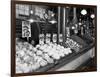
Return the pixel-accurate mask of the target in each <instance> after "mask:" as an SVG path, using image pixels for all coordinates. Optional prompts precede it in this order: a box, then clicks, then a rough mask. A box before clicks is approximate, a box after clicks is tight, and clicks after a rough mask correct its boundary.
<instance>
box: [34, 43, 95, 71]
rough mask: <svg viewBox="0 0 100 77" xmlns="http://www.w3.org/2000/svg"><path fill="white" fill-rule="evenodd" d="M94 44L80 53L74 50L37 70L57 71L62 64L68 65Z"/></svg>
mask: <svg viewBox="0 0 100 77" xmlns="http://www.w3.org/2000/svg"><path fill="white" fill-rule="evenodd" d="M93 46H94V44H91V45H89V46H88V47H85V48H83V49H82V50H81V52H78V53H75V52H74V51H73V53H72V54H69V55H67V56H65V57H63V58H61V59H60V60H58V61H57V63H56V64H49V65H47V66H45V67H41V68H39V69H38V70H36V71H35V72H49V71H55V70H57V69H59V68H61V67H62V66H64V65H66V64H67V63H70V62H71V61H73V60H75V59H76V58H78V57H80V56H82V55H83V54H85V53H86V52H88V51H89V50H90V49H91V48H92V47H93Z"/></svg>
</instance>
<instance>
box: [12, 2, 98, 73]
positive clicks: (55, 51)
mask: <svg viewBox="0 0 100 77" xmlns="http://www.w3.org/2000/svg"><path fill="white" fill-rule="evenodd" d="M84 6H85V5H84ZM84 6H81V5H78V6H70V5H67V4H66V5H64V6H61V4H60V5H58V4H57V5H55V4H52V5H49V4H46V3H45V4H44V5H42V4H36V3H35V4H34V2H33V4H32V3H31V4H28V3H27V4H25V3H24V4H23V3H16V4H15V20H14V21H15V28H16V31H15V32H16V34H15V36H16V37H15V73H16V74H20V73H35V72H54V71H84V70H86V71H91V70H96V67H97V65H96V7H91V6H90V7H89V6H87V7H84Z"/></svg>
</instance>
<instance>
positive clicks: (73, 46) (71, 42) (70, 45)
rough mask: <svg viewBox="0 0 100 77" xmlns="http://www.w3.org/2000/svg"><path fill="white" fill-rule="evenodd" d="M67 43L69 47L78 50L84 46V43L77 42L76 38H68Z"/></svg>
mask: <svg viewBox="0 0 100 77" xmlns="http://www.w3.org/2000/svg"><path fill="white" fill-rule="evenodd" d="M65 44H66V46H67V47H69V48H71V49H73V50H74V51H76V52H79V50H80V49H81V48H82V45H79V44H78V43H77V42H75V41H74V40H72V39H70V38H67V40H66V42H65Z"/></svg>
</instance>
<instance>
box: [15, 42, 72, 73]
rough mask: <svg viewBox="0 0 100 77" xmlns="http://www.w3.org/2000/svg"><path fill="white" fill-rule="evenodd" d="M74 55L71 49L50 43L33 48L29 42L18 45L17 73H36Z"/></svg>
mask: <svg viewBox="0 0 100 77" xmlns="http://www.w3.org/2000/svg"><path fill="white" fill-rule="evenodd" d="M70 53H72V51H71V49H70V48H64V47H63V46H61V45H58V44H54V43H48V44H42V45H37V46H36V47H34V46H32V45H31V44H29V43H28V42H17V43H16V73H28V72H33V71H36V70H37V69H39V68H41V67H45V66H46V65H48V64H51V63H55V62H56V61H57V60H59V59H61V58H62V57H65V56H66V55H69V54H70Z"/></svg>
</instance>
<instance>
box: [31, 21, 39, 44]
mask: <svg viewBox="0 0 100 77" xmlns="http://www.w3.org/2000/svg"><path fill="white" fill-rule="evenodd" d="M39 33H40V28H39V24H38V23H36V22H34V23H31V38H30V42H31V41H32V40H34V41H35V45H36V44H38V43H39Z"/></svg>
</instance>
